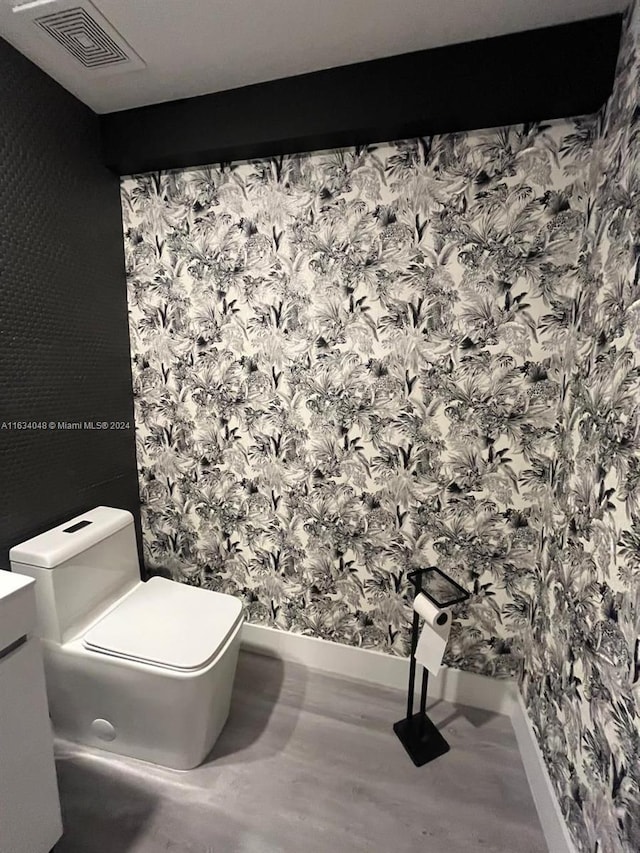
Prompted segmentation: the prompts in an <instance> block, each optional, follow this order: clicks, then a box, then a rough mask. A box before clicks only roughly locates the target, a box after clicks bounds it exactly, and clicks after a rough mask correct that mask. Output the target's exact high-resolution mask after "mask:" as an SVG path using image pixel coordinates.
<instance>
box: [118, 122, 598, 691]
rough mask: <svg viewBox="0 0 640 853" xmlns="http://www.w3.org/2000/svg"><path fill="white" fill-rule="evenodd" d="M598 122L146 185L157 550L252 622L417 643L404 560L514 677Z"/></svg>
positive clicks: (139, 406) (472, 645)
mask: <svg viewBox="0 0 640 853" xmlns="http://www.w3.org/2000/svg"><path fill="white" fill-rule="evenodd" d="M595 132H596V125H595V124H594V122H593V121H589V120H582V121H578V122H559V123H557V122H556V123H552V124H545V125H531V126H526V127H514V128H509V129H504V130H495V131H490V132H485V133H474V134H460V135H451V136H442V137H437V138H434V139H418V140H411V141H404V142H398V143H394V144H391V145H383V146H371V147H368V148H363V149H361V150H353V149H350V150H344V151H331V152H327V153H319V154H313V155H303V156H293V157H290V156H286V157H280V158H276V159H272V160H264V161H260V162H251V163H234V164H230V165H224V167H211V168H206V169H197V170H193V171H181V172H169V173H162V174H147V175H141V176H135V177H132V178H127V179H125V180H124V182H123V185H122V201H123V209H124V216H125V232H126V251H127V264H128V281H129V301H130V311H131V341H132V348H133V372H134V388H135V393H136V416H137V435H138V460H139V469H140V486H141V493H142V500H143V525H144V531H145V549H146V556H147V560H148V563H149V565H150V567H151V568H152V570H160V569H162V570H164V571H165V572H168V573H170V574H171V575H172V576H173V577H176V578H178V579H180V580H184V581H187V582H189V583H192V584H197V585H201V586H205V587H211V588H214V589H217V590H223V591H228V592H231V593H233V594H236V595H241V596H243V598H244V600H245V602H246V605H247V608H248V616H249V619H250V620H251V621H254V622H262V623H266V624H269V625H273V626H276V627H279V628H282V629H286V630H293V631H298V632H303V633H309V634H313V635H315V636H318V637H323V638H325V639H329V640H335V641H338V642H342V643H349V644H354V645H362V646H367V647H370V648H377V649H380V650H385V651H389V652H391V653H397V654H404V653H406V648H407V636H408V630H409V615H408V610H407V593H408V584H407V579H406V578H407V573H408V572H409V571H410V570H411V569H412V568H414V567H416V566H420V565H425V564H426V565H429V564H431V563H434V562H435V563H437V564H438V565H439V566H440V567H441V568H443V569H444V570H445V571H448V572H450V573H451V574H453V575H454V577H455V578H456V579H457V580H458V581H460V582H462V583H463V584H464V585H466V586H467V587H468V588H469V589H470V590H472V591H473V592H474V595H473V597H472V599H471V602H470V603H469V604H468V605H467V606H465V607H463V608H462V609H461V610H460V612H459V614H458V619H457V620H456V623H455V625H454V628H453V632H452V641H451V643H450V647H449V652H448V662H449V663H450V664H452V665H454V666H459V667H464V668H466V669H472V670H476V671H478V672H483V673H487V674H494V675H505V674H509V673H511V672H512V671H514V669H515V668H516V667H517V663H518V661H519V660H520V659H521V657H522V636H523V625H524V624H526V622H527V619H528V614H527V613H526V612H525V611H524V603H523V599H522V594H523V593H522V590H523V589H525V588H529V586H530V585H531V584H532V583H533V581H534V576H535V573H534V568H535V549H536V543H537V533H536V531H535V528H534V527H532V525H531V523H530V521H531V512H532V510H531V507H532V505H533V504H534V501H535V498H536V495H537V494H538V493H539V492H540V491H541V490H543V489H544V488H546V482H547V479H548V466H546V459H547V456H546V453H548V452H549V451H547V450H545V448H548V447H550V446H551V445H552V443H553V440H554V436H555V430H554V406H553V403H554V401H555V400H556V399H557V398H558V396H559V393H560V381H561V374H560V372H559V365H558V357H557V355H556V353H555V350H556V349H557V342H558V341H559V340H560V339H561V338H562V336H563V335H564V333H565V331H566V323H567V320H566V317H565V315H564V313H563V311H562V304H563V303H562V295H561V294H562V288H563V282H564V280H565V279H566V278H567V276H570V275H572V274H575V269H574V266H575V261H576V258H577V254H578V249H579V245H580V240H581V237H582V232H583V226H584V219H585V215H586V206H587V185H586V176H587V172H586V165H587V163H588V154H589V150H590V147H589V146H590V140H591V137H592V135H593V134H594V133H595Z"/></svg>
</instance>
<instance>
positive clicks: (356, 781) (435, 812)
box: [56, 653, 547, 853]
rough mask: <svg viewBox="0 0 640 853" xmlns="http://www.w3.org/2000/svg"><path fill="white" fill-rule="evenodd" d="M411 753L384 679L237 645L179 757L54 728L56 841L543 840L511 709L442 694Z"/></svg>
mask: <svg viewBox="0 0 640 853" xmlns="http://www.w3.org/2000/svg"><path fill="white" fill-rule="evenodd" d="M429 713H430V716H431V718H432V719H433V720H434V721H435V722H436V723H437V724H438V726H439V727H440V728H441V729H442V731H443V733H444V734H445V736H446V737H447V739H448V741H449V743H450V744H451V751H450V752H449V753H447V754H446V755H444V756H442V757H441V758H439V759H437V760H436V761H434V762H433V763H431V764H428V765H426V766H424V767H422V768H416V767H414V766H413V764H412V763H411V761H410V760H409V758H408V756H407V755H406V753H405V752H404V750H403V748H402V745H401V744H400V742H399V741H398V740H397V738H396V737H395V735H394V733H393V731H392V728H391V727H392V724H393V722H394V721H395V720H397V719H399V718H401V717H402V716H403V714H404V696H403V694H402V693H400V692H398V691H395V690H387V689H381V688H377V687H372V686H369V685H366V684H360V683H355V682H352V681H346V680H342V679H339V678H333V677H330V676H326V675H323V674H320V673H317V672H313V671H310V670H307V669H306V668H304V667H302V666H298V665H296V664H290V663H284V662H282V661H279V660H275V659H272V658H266V657H261V656H257V655H250V654H244V653H243V654H241V656H240V662H239V665H238V674H237V677H236V685H235V690H234V698H233V704H232V708H231V715H230V718H229V722H228V723H227V726H226V728H225V730H224V732H223V733H222V735H221V737H220V739H219V741H218V743H217V744H216V747H215V749H214V751H213V753H212V754H211V756H210V758H209V759H208V760H207V762H206V763H205V764H204V765H202V766H201V767H199V768H197V769H196V770H191V771H188V772H186V773H179V772H175V771H170V770H165V769H162V768H158V767H155V766H153V765H149V764H145V763H143V762H138V761H134V760H130V759H122V758H119V757H115V756H111V755H109V754H108V753H106V752H100V751H97V750H89V749H86V748H84V747H78V746H75V745H72V744H69V743H64V742H59V743H58V744H57V767H58V776H59V782H60V795H61V800H62V808H63V819H64V823H65V835H64V837H63V839H62V840H61V842H60V843H59V845H58V846H57V847H56V853H159V851H174V853H474V851H483V853H516V851H517V853H543V851H546V849H547V848H546V845H545V842H544V838H543V835H542V831H541V828H540V825H539V822H538V818H537V816H536V812H535V808H534V805H533V801H532V799H531V794H530V793H529V789H528V786H527V781H526V778H525V774H524V770H523V767H522V763H521V761H520V756H519V753H518V750H517V747H516V743H515V738H514V735H513V732H512V730H511V724H510V722H509V720H508V719H507V718H506V717H501V716H497V715H491V714H488V713H484V712H479V711H475V710H473V709H469V708H465V707H462V706H460V707H454V706H452V705H449V704H447V703H444V702H437V703H432V704H431V708H430V710H429Z"/></svg>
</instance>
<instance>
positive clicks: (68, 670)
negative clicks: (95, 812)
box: [9, 507, 243, 770]
mask: <svg viewBox="0 0 640 853" xmlns="http://www.w3.org/2000/svg"><path fill="white" fill-rule="evenodd" d="M9 558H10V561H11V567H12V569H13V570H14V571H16V572H20V573H21V574H23V575H28V576H30V577H33V578H34V579H35V581H36V602H37V611H38V624H37V632H36V633H38V634H39V636H40V637H41V639H42V645H43V652H44V660H45V674H46V682H47V695H48V699H49V711H50V714H51V719H52V721H53V726H54V730H55V732H56V734H58V735H59V736H60V737H63V738H67V739H68V740H73V741H76V742H78V743H84V744H87V745H89V746H93V747H98V748H101V749H106V750H109V751H110V752H115V753H119V754H121V755H128V756H131V757H133V758H139V759H142V760H144V761H151V762H153V763H155V764H161V765H164V766H166V767H172V768H175V769H177V770H186V769H189V768H192V767H196V766H197V765H198V764H200V763H201V762H202V761H203V759H204V758H205V757H206V755H207V754H208V753H209V752H210V750H211V748H212V747H213V745H214V743H215V741H216V739H217V737H218V735H219V734H220V732H221V731H222V728H223V726H224V724H225V722H226V720H227V717H228V714H229V706H230V702H231V691H232V687H233V680H234V676H235V670H236V663H237V659H238V651H239V647H240V629H241V627H242V622H243V616H242V607H241V604H240V602H239V601H238V600H237V599H235V598H234V597H233V596H230V595H223V594H221V593H216V592H211V591H209V590H203V589H198V588H196V587H192V586H186V585H184V584H178V583H175V582H173V581H169V580H166V579H164V578H160V577H153V578H151V579H150V580H149V581H147V582H146V583H145V582H142V581H141V580H140V572H139V563H138V556H137V549H136V538H135V531H134V526H133V517H132V515H131V513H129V512H126V511H125V510H120V509H112V508H110V507H97V508H96V509H94V510H91V511H90V512H87V513H84V514H83V515H81V516H78V517H77V518H74V519H72V520H71V521H69V522H67V523H65V524H62V525H60V526H59V527H56V528H53V529H52V530H49V531H48V532H46V533H43V534H42V535H40V536H36V537H34V538H33V539H30V540H28V541H27V542H24V543H22V544H21V545H16V546H15V547H14V548H12V549H11V551H10V552H9Z"/></svg>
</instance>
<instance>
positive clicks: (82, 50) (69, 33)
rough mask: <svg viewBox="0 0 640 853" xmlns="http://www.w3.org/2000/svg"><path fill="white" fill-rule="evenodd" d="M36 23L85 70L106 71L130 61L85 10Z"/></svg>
mask: <svg viewBox="0 0 640 853" xmlns="http://www.w3.org/2000/svg"><path fill="white" fill-rule="evenodd" d="M35 22H36V24H37V25H38V26H39V27H42V29H43V30H44V31H45V32H47V33H49V35H50V36H52V37H53V38H54V39H55V40H56V41H57V42H58V43H59V44H61V45H62V47H64V48H65V50H68V51H69V53H70V54H71V55H72V56H75V58H76V59H77V60H78V62H81V63H82V64H83V65H84V67H85V68H104V67H105V66H107V65H115V64H116V63H119V62H129V60H130V57H129V56H128V55H127V54H126V53H125V52H124V50H123V49H122V48H121V47H119V46H118V45H117V44H116V42H115V41H114V40H113V39H112V38H111V36H110V35H109V34H108V33H107V32H105V31H104V30H103V29H102V27H100V25H99V24H98V23H97V22H96V21H95V20H94V19H93V18H92V17H91V15H89V13H88V12H87V11H86V9H83V8H82V6H76V7H75V8H73V9H67V10H66V11H65V12H54V13H53V14H52V15H43V16H42V17H40V18H36V19H35Z"/></svg>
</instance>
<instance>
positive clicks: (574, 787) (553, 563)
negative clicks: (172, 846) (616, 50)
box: [522, 11, 640, 853]
mask: <svg viewBox="0 0 640 853" xmlns="http://www.w3.org/2000/svg"><path fill="white" fill-rule="evenodd" d="M639 37H640V18H639V16H638V12H637V11H635V12H634V13H633V16H632V17H631V18H630V20H629V21H628V30H627V34H626V36H625V39H624V41H623V45H622V49H621V54H620V59H619V68H618V79H617V82H616V86H615V89H614V92H613V96H612V98H611V100H610V101H609V103H608V105H607V107H606V109H605V110H604V111H603V113H602V115H601V116H599V117H598V125H599V129H598V134H597V136H595V137H594V138H593V148H592V154H591V162H590V177H589V202H588V207H587V212H588V219H587V223H586V228H585V239H584V245H583V247H582V249H581V252H580V257H579V270H578V274H577V275H573V276H570V277H565V279H564V282H563V288H562V294H561V298H560V300H559V302H558V303H557V304H556V306H555V307H554V312H553V313H554V314H555V315H556V316H558V317H559V316H562V317H563V318H564V319H563V323H564V325H565V333H564V336H563V338H564V340H563V349H562V363H561V365H560V367H559V372H558V379H559V388H560V397H559V400H558V408H557V414H556V424H555V428H554V438H553V445H552V450H551V452H549V453H548V455H547V458H546V459H545V461H544V463H543V464H544V466H545V468H546V471H547V478H546V482H547V485H546V487H545V488H544V490H542V491H541V493H540V500H539V501H538V502H537V504H536V505H534V507H533V509H532V516H533V517H535V522H534V523H533V526H534V527H535V528H536V529H537V530H538V533H539V547H538V553H539V557H538V559H537V560H536V567H535V574H534V578H535V581H534V587H533V595H532V596H530V597H529V596H528V597H527V603H526V609H527V613H528V622H529V626H530V627H529V628H528V629H527V632H526V635H525V636H526V639H525V644H524V667H523V670H524V680H523V685H522V687H523V693H524V696H525V698H526V701H527V705H528V709H529V713H530V715H531V717H532V719H533V721H534V725H535V728H536V730H537V733H538V736H539V740H540V742H541V746H542V748H543V751H544V754H545V757H546V760H547V763H548V766H549V769H550V771H551V775H552V777H553V779H554V782H555V785H556V788H557V791H558V795H559V798H560V802H561V804H562V807H563V810H564V813H565V815H566V817H567V821H568V824H569V826H570V827H571V829H572V832H573V835H574V838H575V841H576V844H577V846H578V849H579V850H580V851H585V853H637V851H639V850H640V654H639V646H640V454H639V450H640V283H639V277H640V144H639V143H640V124H639V121H638V98H639V95H640V85H639V81H640V76H639V73H640V66H639V59H638V47H639V44H640V42H639Z"/></svg>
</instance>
